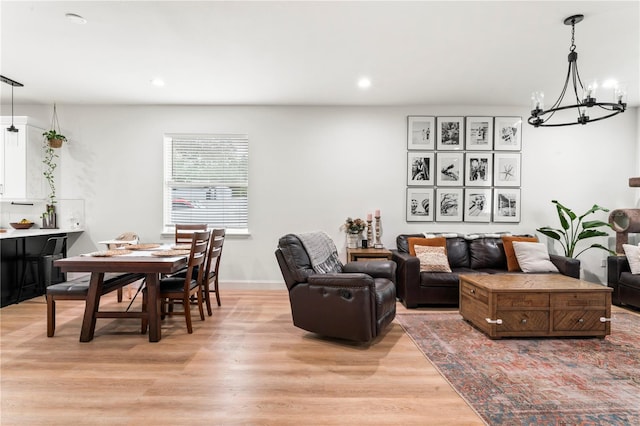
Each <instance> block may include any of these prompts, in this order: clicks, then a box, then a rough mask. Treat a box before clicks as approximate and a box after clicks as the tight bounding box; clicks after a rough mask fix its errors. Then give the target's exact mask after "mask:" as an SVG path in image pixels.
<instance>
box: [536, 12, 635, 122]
mask: <svg viewBox="0 0 640 426" xmlns="http://www.w3.org/2000/svg"><path fill="white" fill-rule="evenodd" d="M583 19H584V15H573V16H569V17H568V18H566V19H565V20H564V24H565V25H571V47H570V48H569V58H568V59H569V69H568V70H567V78H566V80H565V82H564V87H563V88H562V92H561V93H560V96H559V97H558V100H556V102H555V103H554V104H553V105H552V106H551V108H549V109H544V94H543V93H542V92H534V93H533V95H532V96H531V102H532V107H533V109H532V111H531V117H529V119H528V120H527V121H528V123H529V124H531V125H532V126H534V127H559V126H572V125H574V124H587V123H590V122H593V121H599V120H604V119H605V118H609V117H613V116H614V115H617V114H620V113H621V112H624V111H625V109H626V108H627V104H626V103H625V102H624V98H625V96H626V93H625V92H624V91H623V90H622V89H620V88H618V87H616V88H615V90H614V101H615V102H598V101H596V98H595V90H596V88H597V84H596V83H593V84H588V85H587V87H584V85H583V84H582V80H580V74H579V73H578V52H576V51H575V50H576V45H575V41H574V33H575V25H576V24H577V23H578V22H580V21H582V20H583ZM569 80H571V84H572V85H573V95H574V96H575V104H573V105H565V106H561V105H560V104H561V103H562V100H563V99H564V96H565V94H567V86H568V85H569ZM578 88H580V92H581V95H582V96H581V95H579V94H578ZM593 107H597V108H593ZM571 109H575V110H576V112H577V116H578V117H577V120H575V121H568V120H567V121H566V122H555V123H554V122H550V120H551V118H552V117H553V116H554V114H555V113H556V112H558V111H562V110H571ZM589 114H591V116H589ZM596 114H597V116H596Z"/></svg>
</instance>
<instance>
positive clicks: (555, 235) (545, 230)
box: [536, 226, 562, 241]
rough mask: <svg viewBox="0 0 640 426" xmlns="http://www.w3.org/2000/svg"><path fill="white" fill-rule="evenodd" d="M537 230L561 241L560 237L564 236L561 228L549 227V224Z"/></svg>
mask: <svg viewBox="0 0 640 426" xmlns="http://www.w3.org/2000/svg"><path fill="white" fill-rule="evenodd" d="M536 231H538V232H540V233H541V234H544V235H546V236H547V237H549V238H552V239H554V240H558V241H560V239H561V238H562V233H561V232H560V231H559V230H556V229H553V228H549V227H548V226H545V227H542V228H538V229H536Z"/></svg>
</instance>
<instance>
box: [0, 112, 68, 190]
mask: <svg viewBox="0 0 640 426" xmlns="http://www.w3.org/2000/svg"><path fill="white" fill-rule="evenodd" d="M1 123H2V132H0V135H2V137H1V139H0V199H2V200H24V199H44V198H46V197H47V194H48V188H47V182H46V179H45V178H44V175H43V174H42V173H43V171H44V164H43V163H42V160H43V159H44V147H43V136H42V133H43V132H44V131H45V126H43V125H41V124H38V123H37V122H36V121H35V120H33V119H31V118H29V117H24V116H18V117H14V118H13V123H14V126H15V127H16V128H17V129H18V132H9V131H8V130H7V128H8V127H9V125H10V124H11V117H2V119H1ZM59 160H60V159H58V162H59ZM59 166H60V164H59V163H58V169H59ZM56 171H58V170H56Z"/></svg>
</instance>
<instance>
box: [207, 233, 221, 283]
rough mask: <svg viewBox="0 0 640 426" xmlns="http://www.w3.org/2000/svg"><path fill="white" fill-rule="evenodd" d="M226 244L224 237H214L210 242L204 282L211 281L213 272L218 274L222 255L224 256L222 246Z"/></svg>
mask: <svg viewBox="0 0 640 426" xmlns="http://www.w3.org/2000/svg"><path fill="white" fill-rule="evenodd" d="M223 244H224V238H223V237H215V238H214V237H213V233H212V237H211V240H210V241H209V252H208V253H207V263H206V266H205V268H204V275H203V277H202V279H203V280H208V279H209V274H210V273H211V271H212V268H213V272H215V273H216V274H217V273H218V265H219V264H220V254H222V245H223Z"/></svg>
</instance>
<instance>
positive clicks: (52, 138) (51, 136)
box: [42, 104, 67, 148]
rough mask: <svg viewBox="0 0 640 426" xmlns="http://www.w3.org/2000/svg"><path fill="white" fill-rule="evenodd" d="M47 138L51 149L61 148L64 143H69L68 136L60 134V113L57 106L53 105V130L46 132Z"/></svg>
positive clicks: (44, 134)
mask: <svg viewBox="0 0 640 426" xmlns="http://www.w3.org/2000/svg"><path fill="white" fill-rule="evenodd" d="M42 136H44V137H45V139H46V140H47V142H48V144H49V146H50V147H51V148H60V147H61V146H62V143H63V142H66V141H67V138H66V136H64V135H63V134H61V133H60V123H58V113H57V111H56V104H53V117H51V130H49V131H47V132H44V133H43V134H42Z"/></svg>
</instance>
